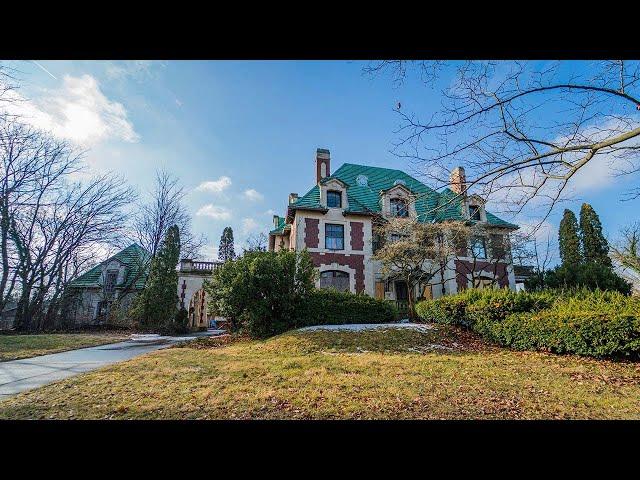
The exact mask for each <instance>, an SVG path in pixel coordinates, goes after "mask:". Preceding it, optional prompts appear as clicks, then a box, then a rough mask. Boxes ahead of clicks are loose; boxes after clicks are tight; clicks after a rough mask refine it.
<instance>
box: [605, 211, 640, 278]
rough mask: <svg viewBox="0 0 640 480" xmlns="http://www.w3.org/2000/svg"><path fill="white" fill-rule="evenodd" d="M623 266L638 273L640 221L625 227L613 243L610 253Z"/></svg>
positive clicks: (639, 262) (639, 263)
mask: <svg viewBox="0 0 640 480" xmlns="http://www.w3.org/2000/svg"><path fill="white" fill-rule="evenodd" d="M611 256H612V257H613V258H614V260H616V261H618V262H619V263H620V264H621V265H622V266H623V267H625V268H628V269H630V270H633V271H634V272H635V273H636V274H640V222H636V223H634V224H632V225H630V226H628V227H625V228H624V229H623V230H622V232H621V234H620V239H619V240H618V241H617V242H616V243H615V244H614V245H613V248H612V255H611Z"/></svg>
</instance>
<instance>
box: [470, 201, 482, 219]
mask: <svg viewBox="0 0 640 480" xmlns="http://www.w3.org/2000/svg"><path fill="white" fill-rule="evenodd" d="M472 210H473V213H472ZM476 215H477V217H478V218H474V217H475V216H476ZM469 220H474V221H476V222H481V221H482V206H481V205H475V204H473V205H469Z"/></svg>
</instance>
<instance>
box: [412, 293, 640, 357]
mask: <svg viewBox="0 0 640 480" xmlns="http://www.w3.org/2000/svg"><path fill="white" fill-rule="evenodd" d="M417 311H418V313H419V315H420V317H421V318H422V319H424V320H427V321H436V322H439V323H449V324H459V325H462V326H465V327H467V328H471V329H472V330H474V331H475V332H477V333H479V334H480V335H482V336H483V337H484V338H486V339H487V340H490V341H493V342H496V343H498V344H500V345H503V346H507V347H511V348H514V349H518V350H544V351H550V352H554V353H573V354H577V355H588V356H594V357H605V356H621V355H631V354H638V352H640V299H638V298H637V297H629V296H626V295H623V294H621V293H619V292H615V291H600V290H595V291H591V290H588V289H586V288H584V289H580V290H542V291H538V292H519V293H516V292H513V291H509V290H483V291H466V292H463V293H461V294H458V295H451V296H448V297H442V298H439V299H437V300H430V301H426V302H421V303H420V304H418V307H417Z"/></svg>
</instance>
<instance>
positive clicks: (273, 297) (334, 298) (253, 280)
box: [205, 250, 397, 338]
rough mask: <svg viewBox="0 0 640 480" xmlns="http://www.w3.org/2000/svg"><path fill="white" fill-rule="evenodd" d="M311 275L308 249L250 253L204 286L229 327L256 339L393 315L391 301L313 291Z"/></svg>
mask: <svg viewBox="0 0 640 480" xmlns="http://www.w3.org/2000/svg"><path fill="white" fill-rule="evenodd" d="M315 278H316V270H315V268H314V267H313V264H312V262H311V258H310V256H309V254H308V253H307V252H306V251H302V252H292V251H288V250H280V251H279V252H277V253H274V252H249V253H245V254H244V255H243V256H242V257H240V258H238V259H235V260H230V261H227V262H225V263H224V264H223V265H222V266H220V267H219V268H217V269H216V270H215V271H214V274H213V277H212V278H211V280H209V281H207V282H206V284H205V289H206V290H207V293H208V294H209V296H210V302H209V307H210V308H211V310H212V311H215V312H216V313H217V314H219V315H222V316H224V317H227V318H229V319H230V320H231V325H232V329H233V330H236V331H243V332H246V333H247V334H249V335H250V336H252V337H255V338H265V337H270V336H272V335H277V334H279V333H282V332H285V331H287V330H291V329H294V328H300V327H305V326H310V325H326V324H345V323H381V322H389V321H392V320H394V319H395V318H396V316H397V311H396V308H395V305H393V304H392V303H391V302H387V301H384V300H376V299H374V298H372V297H369V296H367V295H363V294H357V295H356V294H353V293H345V292H338V291H336V290H316V289H315V288H314V280H315Z"/></svg>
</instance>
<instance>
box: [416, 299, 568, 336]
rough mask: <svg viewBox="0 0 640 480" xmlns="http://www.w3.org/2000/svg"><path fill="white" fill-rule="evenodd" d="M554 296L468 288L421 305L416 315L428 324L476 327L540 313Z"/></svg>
mask: <svg viewBox="0 0 640 480" xmlns="http://www.w3.org/2000/svg"><path fill="white" fill-rule="evenodd" d="M555 296H556V294H554V293H551V292H535V293H529V292H520V293H516V292H514V291H512V290H507V289H495V290H489V289H487V290H477V289H467V290H464V291H463V292H461V293H458V294H456V295H445V296H443V297H440V298H438V299H435V300H426V301H423V302H420V303H419V304H418V306H417V307H416V312H417V313H418V316H419V317H420V318H421V319H423V320H425V321H431V322H437V323H445V324H458V325H462V326H464V327H469V328H473V327H474V325H475V324H476V322H478V321H479V320H484V319H488V320H496V319H504V318H505V317H506V315H508V314H510V313H512V312H525V311H530V310H534V311H537V310H540V309H541V308H545V307H547V306H549V305H551V303H552V302H553V301H554V298H555Z"/></svg>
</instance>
